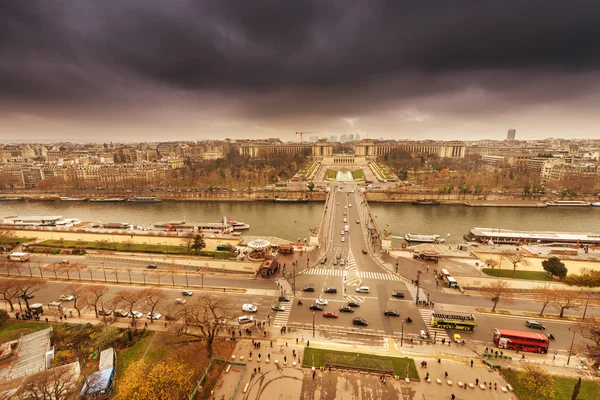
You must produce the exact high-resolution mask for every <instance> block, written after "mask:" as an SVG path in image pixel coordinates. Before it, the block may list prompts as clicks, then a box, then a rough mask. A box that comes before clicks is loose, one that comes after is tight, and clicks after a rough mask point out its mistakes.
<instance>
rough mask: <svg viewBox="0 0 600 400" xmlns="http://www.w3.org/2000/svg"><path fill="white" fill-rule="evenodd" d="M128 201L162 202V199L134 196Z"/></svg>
mask: <svg viewBox="0 0 600 400" xmlns="http://www.w3.org/2000/svg"><path fill="white" fill-rule="evenodd" d="M127 201H129V202H130V203H160V202H161V201H162V200H161V199H158V198H156V197H133V198H131V199H129V200H127Z"/></svg>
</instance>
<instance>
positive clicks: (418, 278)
mask: <svg viewBox="0 0 600 400" xmlns="http://www.w3.org/2000/svg"><path fill="white" fill-rule="evenodd" d="M421 273H422V272H421V270H420V269H419V270H417V296H416V297H417V298H416V300H415V304H417V305H418V304H419V284H420V280H421Z"/></svg>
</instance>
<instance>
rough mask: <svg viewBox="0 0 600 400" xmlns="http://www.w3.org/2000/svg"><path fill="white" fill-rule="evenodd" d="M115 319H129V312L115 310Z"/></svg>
mask: <svg viewBox="0 0 600 400" xmlns="http://www.w3.org/2000/svg"><path fill="white" fill-rule="evenodd" d="M115 317H121V318H127V317H129V312H127V311H125V310H115Z"/></svg>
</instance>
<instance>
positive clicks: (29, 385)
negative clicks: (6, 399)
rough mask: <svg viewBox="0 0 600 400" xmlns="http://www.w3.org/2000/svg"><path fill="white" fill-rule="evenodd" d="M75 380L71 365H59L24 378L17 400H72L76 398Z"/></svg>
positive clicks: (16, 396) (16, 395)
mask: <svg viewBox="0 0 600 400" xmlns="http://www.w3.org/2000/svg"><path fill="white" fill-rule="evenodd" d="M77 378H78V376H75V373H74V372H73V368H72V366H71V365H61V366H58V367H54V368H50V369H47V370H45V371H43V372H40V373H39V374H35V375H31V376H28V377H27V378H25V380H24V382H23V383H22V384H21V386H20V387H19V389H18V390H17V392H16V393H15V398H17V399H32V400H72V399H75V398H77Z"/></svg>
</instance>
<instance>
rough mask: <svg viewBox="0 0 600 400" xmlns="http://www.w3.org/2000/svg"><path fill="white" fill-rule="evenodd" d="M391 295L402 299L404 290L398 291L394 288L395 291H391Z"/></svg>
mask: <svg viewBox="0 0 600 400" xmlns="http://www.w3.org/2000/svg"><path fill="white" fill-rule="evenodd" d="M392 297H398V298H400V299H403V298H404V292H400V291H397V290H396V291H395V292H392Z"/></svg>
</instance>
